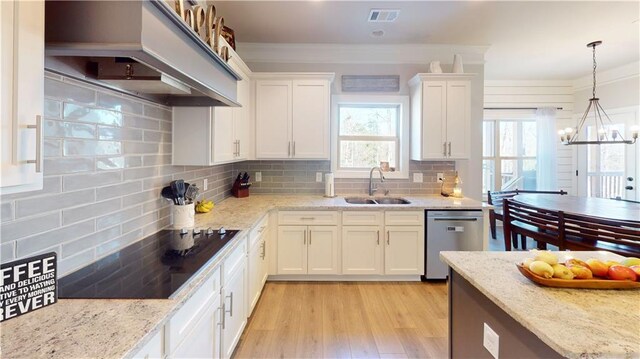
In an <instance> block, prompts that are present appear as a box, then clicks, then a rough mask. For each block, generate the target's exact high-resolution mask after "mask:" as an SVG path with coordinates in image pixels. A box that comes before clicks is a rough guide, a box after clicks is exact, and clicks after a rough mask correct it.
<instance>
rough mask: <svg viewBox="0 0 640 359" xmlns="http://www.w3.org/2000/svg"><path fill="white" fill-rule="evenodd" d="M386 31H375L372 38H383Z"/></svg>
mask: <svg viewBox="0 0 640 359" xmlns="http://www.w3.org/2000/svg"><path fill="white" fill-rule="evenodd" d="M383 36H384V30H373V31H371V37H383Z"/></svg>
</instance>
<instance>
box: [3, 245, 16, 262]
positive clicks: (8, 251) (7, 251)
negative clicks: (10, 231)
mask: <svg viewBox="0 0 640 359" xmlns="http://www.w3.org/2000/svg"><path fill="white" fill-rule="evenodd" d="M15 248H16V242H15V241H12V242H7V243H2V244H1V245H0V261H2V263H6V262H10V261H12V260H14V259H15V258H16V249H15Z"/></svg>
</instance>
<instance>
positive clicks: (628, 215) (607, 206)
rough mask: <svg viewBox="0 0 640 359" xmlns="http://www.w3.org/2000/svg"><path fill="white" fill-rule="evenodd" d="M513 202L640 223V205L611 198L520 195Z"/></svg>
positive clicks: (538, 194)
mask: <svg viewBox="0 0 640 359" xmlns="http://www.w3.org/2000/svg"><path fill="white" fill-rule="evenodd" d="M513 200H514V201H516V202H519V203H522V204H526V205H529V206H534V207H538V208H543V209H547V210H550V211H562V212H565V213H572V214H578V215H584V216H590V217H599V218H605V219H615V220H623V221H631V222H640V203H638V202H632V201H624V200H618V199H609V198H596V197H581V196H560V195H557V194H540V193H526V194H518V195H516V196H514V197H513Z"/></svg>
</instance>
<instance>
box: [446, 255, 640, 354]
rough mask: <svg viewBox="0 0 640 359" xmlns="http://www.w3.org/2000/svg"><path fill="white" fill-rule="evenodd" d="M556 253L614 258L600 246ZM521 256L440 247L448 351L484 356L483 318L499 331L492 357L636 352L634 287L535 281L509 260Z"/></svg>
mask: <svg viewBox="0 0 640 359" xmlns="http://www.w3.org/2000/svg"><path fill="white" fill-rule="evenodd" d="M563 254H564V255H565V256H570V255H573V256H575V257H577V258H581V259H587V258H591V257H597V258H600V257H602V256H606V258H607V259H609V258H612V259H613V258H615V257H616V255H613V254H610V253H605V252H564V253H563ZM529 256H530V254H529V253H527V252H441V254H440V257H441V259H442V260H443V261H444V262H446V263H447V264H448V265H449V267H450V270H449V272H450V276H449V278H450V285H449V308H450V311H449V312H450V313H449V322H450V326H449V350H450V357H452V358H463V357H474V358H491V357H492V356H491V354H490V352H489V351H488V350H487V349H485V348H484V345H483V337H484V332H485V331H486V330H487V329H486V328H485V324H486V325H488V326H489V327H490V328H491V330H493V331H494V332H495V333H496V334H497V335H498V336H499V340H498V341H497V343H496V346H499V357H500V358H507V357H521V358H524V357H544V358H560V357H567V358H637V357H639V356H640V290H585V289H560V288H548V287H541V286H538V285H536V284H534V283H532V282H530V281H529V280H528V279H527V278H525V277H524V276H522V275H521V274H520V272H519V271H518V270H517V268H516V266H515V263H517V262H519V261H522V260H523V259H524V258H526V257H529ZM561 257H562V256H561ZM560 260H561V261H563V258H560ZM489 337H490V335H489ZM494 343H495V341H494ZM489 346H490V347H491V345H489Z"/></svg>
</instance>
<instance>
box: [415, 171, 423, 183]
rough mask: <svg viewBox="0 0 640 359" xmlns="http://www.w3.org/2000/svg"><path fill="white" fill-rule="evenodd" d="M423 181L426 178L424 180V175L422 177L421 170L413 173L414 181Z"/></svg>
mask: <svg viewBox="0 0 640 359" xmlns="http://www.w3.org/2000/svg"><path fill="white" fill-rule="evenodd" d="M423 181H424V180H423V177H422V173H420V172H415V173H414V174H413V182H416V183H422V182H423Z"/></svg>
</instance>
